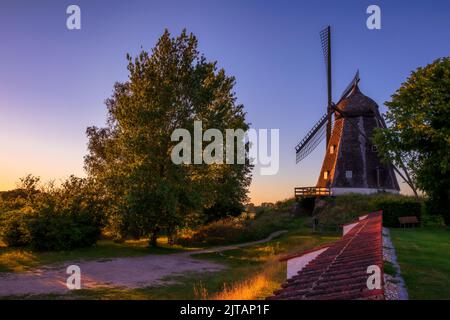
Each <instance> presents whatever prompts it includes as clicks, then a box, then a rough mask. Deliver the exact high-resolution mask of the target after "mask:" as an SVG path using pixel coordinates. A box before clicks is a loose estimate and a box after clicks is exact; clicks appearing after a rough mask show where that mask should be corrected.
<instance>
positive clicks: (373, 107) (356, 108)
mask: <svg viewBox="0 0 450 320" xmlns="http://www.w3.org/2000/svg"><path fill="white" fill-rule="evenodd" d="M337 108H339V109H340V110H341V111H342V112H343V113H344V115H345V116H349V117H360V116H366V117H374V116H375V115H376V113H377V112H378V105H377V103H376V102H375V101H373V100H372V99H371V98H369V97H367V96H366V95H364V94H363V93H362V92H361V90H359V87H358V84H355V85H354V86H353V89H352V90H351V92H350V93H349V94H348V95H347V96H346V97H345V98H343V99H342V100H341V101H340V102H339V104H338V105H337Z"/></svg>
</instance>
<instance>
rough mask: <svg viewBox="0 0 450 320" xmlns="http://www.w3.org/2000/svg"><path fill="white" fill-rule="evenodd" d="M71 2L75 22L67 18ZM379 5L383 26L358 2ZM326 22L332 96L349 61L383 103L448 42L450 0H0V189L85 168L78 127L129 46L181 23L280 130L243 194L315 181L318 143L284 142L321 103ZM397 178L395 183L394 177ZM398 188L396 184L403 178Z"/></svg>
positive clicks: (276, 194)
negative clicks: (269, 172)
mask: <svg viewBox="0 0 450 320" xmlns="http://www.w3.org/2000/svg"><path fill="white" fill-rule="evenodd" d="M69 4H77V5H79V6H80V7H81V20H82V29H81V30H76V31H69V30H67V29H66V18H67V15H66V12H65V11H66V8H67V6H68V5H69ZM370 4H377V5H379V6H380V7H381V23H382V29H381V30H369V29H367V27H366V19H367V17H368V15H367V14H366V8H367V7H368V6H369V5H370ZM327 24H331V25H332V28H333V39H332V40H333V86H334V98H335V100H337V99H338V98H339V96H340V94H341V91H342V90H343V89H344V88H345V86H346V85H347V84H348V82H349V81H350V80H351V78H352V77H353V75H354V73H355V71H356V69H358V68H359V70H360V75H361V83H360V87H361V90H362V91H363V92H364V93H365V94H366V95H368V96H370V97H371V98H373V99H374V100H375V101H377V102H378V104H379V105H380V107H381V109H382V111H384V110H385V108H384V106H383V103H384V101H386V100H388V99H389V97H390V95H391V94H392V93H393V92H394V91H395V90H396V89H397V88H398V87H399V86H400V84H401V83H402V82H403V81H404V80H405V79H406V77H407V76H408V75H409V73H410V72H411V71H412V70H413V69H415V68H416V67H418V66H424V65H426V64H428V63H430V62H432V61H433V60H434V59H436V58H438V57H443V56H448V55H449V53H450V41H449V40H448V39H449V34H450V1H445V0H443V1H428V2H427V1H420V2H419V1H276V2H275V1H249V0H247V1H237V0H236V1H230V0H227V1H225V0H223V1H213V0H211V1H92V0H91V1H33V2H30V1H17V0H14V1H6V0H2V1H1V4H0V39H1V44H2V45H1V51H0V190H6V189H10V188H13V187H14V186H15V183H16V182H17V181H18V179H19V177H22V176H24V175H26V174H27V173H33V174H35V175H39V176H41V177H42V178H43V179H44V180H49V179H57V180H58V179H61V178H64V177H66V176H68V175H69V174H71V173H74V174H77V175H83V168H82V165H83V156H84V155H85V153H86V142H87V139H86V136H85V129H86V127H87V126H90V125H97V126H102V125H103V124H104V122H105V107H104V105H103V101H104V100H105V99H106V98H107V97H108V96H109V95H110V94H111V93H112V88H113V83H114V82H115V81H123V80H126V79H127V70H126V59H125V54H126V53H127V52H129V53H131V54H132V55H134V54H136V53H137V52H138V51H139V49H140V47H141V46H142V47H143V48H144V49H148V50H149V49H151V47H153V46H154V44H155V42H156V40H157V39H158V37H159V36H160V35H161V34H162V32H163V30H164V28H168V29H169V30H170V31H171V32H172V33H173V34H178V33H179V32H180V31H181V30H182V28H187V29H188V31H190V32H193V33H195V34H196V35H197V37H198V38H199V45H200V50H201V52H203V53H204V54H205V55H206V57H207V58H208V59H210V60H217V61H218V63H219V66H221V67H224V68H225V70H226V72H227V73H228V74H231V75H234V76H235V77H236V80H237V85H236V94H237V97H238V101H239V102H240V103H243V104H244V105H245V108H246V110H247V113H248V120H249V121H250V122H251V123H252V126H253V127H254V128H257V129H258V128H268V129H270V128H278V129H280V139H281V145H280V171H279V173H278V174H277V175H276V176H259V175H258V174H255V176H254V180H253V184H252V187H251V194H250V195H251V197H252V199H253V201H255V202H256V203H259V202H260V201H275V200H277V199H283V198H286V197H290V196H291V195H292V191H293V188H294V186H308V185H314V184H315V182H316V179H317V175H318V172H319V170H320V166H321V162H322V157H323V152H324V149H325V147H324V145H323V144H322V145H320V146H319V147H318V148H317V149H316V151H315V152H314V153H313V154H311V155H310V157H309V158H307V159H306V160H305V161H303V162H302V163H300V164H299V165H296V164H295V153H294V146H295V145H296V143H297V142H298V141H299V140H300V139H301V138H302V137H303V136H304V134H305V133H306V132H307V131H308V130H309V129H310V127H311V126H312V125H313V124H314V123H315V122H316V121H317V120H318V119H319V118H320V116H321V115H322V114H323V113H324V112H325V104H326V95H325V93H326V82H325V67H324V64H323V57H322V53H321V46H320V40H319V31H320V30H321V29H322V28H323V27H325V26H326V25H327ZM402 186H404V184H402ZM404 190H405V191H406V189H404Z"/></svg>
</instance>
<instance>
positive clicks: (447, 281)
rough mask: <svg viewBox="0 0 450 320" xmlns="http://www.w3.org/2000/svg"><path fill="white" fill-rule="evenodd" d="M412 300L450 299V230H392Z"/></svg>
mask: <svg viewBox="0 0 450 320" xmlns="http://www.w3.org/2000/svg"><path fill="white" fill-rule="evenodd" d="M391 237H392V241H393V243H394V246H395V250H396V252H397V257H398V261H399V263H400V267H401V271H402V276H403V278H404V279H405V282H406V286H407V290H408V294H409V298H410V299H450V230H449V229H444V228H441V229H438V228H436V229H431V228H416V229H406V230H403V229H391Z"/></svg>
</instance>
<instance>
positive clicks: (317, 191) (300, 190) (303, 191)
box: [295, 187, 331, 198]
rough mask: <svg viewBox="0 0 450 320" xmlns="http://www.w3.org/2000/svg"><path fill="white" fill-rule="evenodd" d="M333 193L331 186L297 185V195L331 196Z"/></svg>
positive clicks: (298, 196)
mask: <svg viewBox="0 0 450 320" xmlns="http://www.w3.org/2000/svg"><path fill="white" fill-rule="evenodd" d="M329 195H331V191H330V188H320V187H297V188H295V197H296V198H302V197H317V196H329Z"/></svg>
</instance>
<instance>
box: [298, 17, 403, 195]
mask: <svg viewBox="0 0 450 320" xmlns="http://www.w3.org/2000/svg"><path fill="white" fill-rule="evenodd" d="M320 39H321V43H322V50H323V54H324V57H325V65H326V70H327V108H326V113H325V114H324V115H323V116H322V117H321V118H320V119H319V121H317V122H316V124H315V125H314V126H313V127H312V129H311V130H310V131H309V132H308V133H307V134H306V136H305V137H304V138H303V139H302V140H301V141H300V143H298V145H297V146H296V147H295V151H296V162H297V163H298V162H300V161H302V160H303V159H304V158H306V157H307V156H308V155H309V154H310V153H311V152H312V151H313V150H314V149H315V148H316V147H317V146H318V145H319V144H320V142H321V141H323V139H324V138H325V137H326V152H325V157H324V161H323V164H322V169H321V172H320V175H319V178H318V181H317V184H316V186H314V187H299V188H295V196H296V197H297V198H298V197H304V196H321V195H339V194H343V193H350V192H353V193H365V194H369V193H375V192H380V191H384V192H392V193H398V192H399V190H400V188H399V186H398V182H397V179H396V176H395V173H394V171H395V172H397V173H399V174H400V175H401V173H400V172H399V171H398V170H397V169H396V168H395V167H394V166H393V165H392V164H386V163H382V162H381V160H380V158H379V156H378V153H377V150H376V147H375V146H374V145H373V144H372V142H371V137H372V134H373V130H374V129H375V128H377V127H385V123H384V121H383V118H382V117H381V115H380V112H379V110H378V105H377V104H376V102H375V101H373V100H372V99H371V98H369V97H367V96H365V95H364V94H362V93H361V91H360V90H359V87H358V83H359V81H360V77H359V71H358V72H356V74H355V76H354V78H353V79H352V81H351V82H350V84H349V85H348V86H347V88H346V89H345V90H344V92H343V93H342V95H341V97H340V99H339V101H338V102H337V103H334V102H333V98H332V86H331V80H332V78H331V27H330V26H328V27H326V28H325V29H324V30H322V31H321V32H320ZM401 176H402V175H401ZM402 177H403V176H402Z"/></svg>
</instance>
